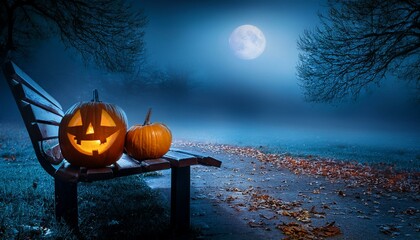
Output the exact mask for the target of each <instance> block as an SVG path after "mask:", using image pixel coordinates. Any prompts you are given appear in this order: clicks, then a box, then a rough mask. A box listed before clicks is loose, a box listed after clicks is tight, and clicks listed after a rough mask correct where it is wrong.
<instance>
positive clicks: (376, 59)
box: [297, 0, 420, 102]
mask: <svg viewBox="0 0 420 240" xmlns="http://www.w3.org/2000/svg"><path fill="white" fill-rule="evenodd" d="M328 7H329V12H328V14H327V15H326V16H325V15H322V14H320V19H321V26H320V27H318V28H316V29H315V30H312V31H309V30H307V31H305V32H304V34H303V35H301V37H300V39H299V40H298V48H299V50H301V53H300V54H299V63H298V65H297V72H298V74H297V75H298V78H299V80H300V83H301V86H302V87H303V89H304V93H305V97H306V99H307V100H309V101H314V102H332V101H336V100H341V99H344V98H346V97H352V98H354V99H355V98H357V96H358V95H359V94H360V92H361V91H362V90H363V89H365V88H366V87H368V86H369V85H371V84H377V85H379V84H380V82H381V80H382V79H384V78H385V77H386V76H387V75H389V74H395V75H396V76H397V77H399V78H401V79H406V80H408V81H411V82H412V83H413V84H414V86H415V91H416V94H417V96H419V93H420V2H419V1H418V0H386V1H383V0H367V1H362V0H333V1H329V2H328Z"/></svg>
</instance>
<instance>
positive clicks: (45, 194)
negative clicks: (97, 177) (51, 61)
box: [0, 124, 171, 239]
mask: <svg viewBox="0 0 420 240" xmlns="http://www.w3.org/2000/svg"><path fill="white" fill-rule="evenodd" d="M0 156H1V158H0V183H1V185H0V239H168V238H171V231H170V226H169V203H168V202H167V201H166V200H165V199H163V198H162V197H161V195H160V194H159V193H158V192H155V191H153V190H152V189H150V188H149V187H148V186H147V185H146V183H145V181H144V176H142V175H137V176H130V177H124V178H119V179H113V180H108V181H101V182H94V183H80V184H79V188H78V189H79V198H78V203H79V227H80V234H78V235H76V234H74V233H73V232H72V231H71V230H70V229H69V228H67V226H66V225H64V224H61V223H58V222H57V221H56V220H55V215H54V181H53V178H52V177H51V176H49V175H48V174H47V173H46V172H45V171H44V170H43V169H42V167H41V166H40V164H39V163H38V161H37V159H36V158H35V154H34V152H33V150H32V146H31V144H30V141H29V137H28V136H27V134H26V130H25V129H24V128H22V127H19V126H14V125H5V124H0Z"/></svg>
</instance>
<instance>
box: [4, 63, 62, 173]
mask: <svg viewBox="0 0 420 240" xmlns="http://www.w3.org/2000/svg"><path fill="white" fill-rule="evenodd" d="M3 73H4V75H5V78H6V81H7V82H8V84H9V87H10V89H11V91H12V94H13V96H14V98H15V100H16V103H17V105H18V108H19V111H20V113H21V115H22V118H23V121H24V123H25V126H26V129H27V130H28V133H29V136H30V138H31V142H32V145H33V147H34V150H35V153H36V156H37V158H38V161H39V162H40V164H41V166H42V167H43V168H44V169H45V170H46V171H47V172H48V173H49V174H50V175H52V176H53V175H54V173H55V171H56V168H58V165H59V164H60V163H61V162H62V161H63V157H62V155H61V150H60V147H59V145H58V126H59V124H60V121H61V119H62V117H63V116H64V113H63V110H62V107H61V105H60V103H58V102H57V100H55V99H54V98H53V97H51V96H50V95H49V94H48V93H47V92H46V91H45V90H44V89H42V88H41V87H40V86H39V85H38V84H37V83H36V82H34V81H33V80H32V79H31V78H30V77H29V76H28V75H27V74H26V73H24V72H23V71H22V70H21V69H20V68H19V67H18V66H16V64H14V63H13V62H11V61H8V62H6V63H5V64H4V66H3Z"/></svg>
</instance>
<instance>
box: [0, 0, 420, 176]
mask: <svg viewBox="0 0 420 240" xmlns="http://www.w3.org/2000/svg"><path fill="white" fill-rule="evenodd" d="M135 3H136V5H138V7H139V8H143V9H144V12H145V14H146V15H147V16H148V18H149V25H148V26H147V28H146V36H145V40H146V61H147V66H145V68H146V69H147V67H148V66H153V68H155V69H157V70H159V71H169V72H170V71H175V72H178V73H182V74H183V75H182V76H184V77H185V78H186V79H187V80H188V83H189V84H190V85H189V86H190V88H188V89H179V88H176V87H174V88H165V89H162V88H160V87H159V86H156V87H152V88H142V87H139V86H142V85H141V84H140V82H141V81H142V79H140V78H138V79H136V78H134V80H133V79H132V80H133V81H131V82H129V81H127V78H125V77H124V76H122V75H121V74H109V73H106V72H103V71H101V70H98V69H95V68H93V67H91V66H88V67H86V66H85V65H84V64H83V63H82V62H81V60H80V57H79V56H78V55H77V54H76V53H74V52H72V51H69V50H65V49H64V48H63V46H62V45H61V44H60V43H59V42H58V40H56V39H51V40H49V41H46V42H42V43H34V46H35V50H34V51H33V52H32V53H31V55H29V57H25V58H23V59H20V60H19V61H18V63H19V65H20V66H22V68H23V69H24V70H25V71H26V72H27V73H28V74H29V75H30V76H32V77H33V79H34V80H35V81H37V82H38V83H39V84H40V85H41V86H43V87H44V88H45V89H46V90H47V91H48V92H50V93H51V94H52V95H53V96H54V97H56V98H57V100H59V102H61V103H62V105H63V108H64V109H68V108H69V107H70V106H71V105H72V104H73V103H75V102H78V101H88V100H90V99H91V91H92V89H94V88H97V89H99V91H100V98H101V99H102V100H103V101H106V102H113V103H115V104H117V105H119V106H121V107H122V108H123V109H124V110H125V111H126V113H127V116H128V118H129V124H130V125H132V124H135V123H142V122H143V118H144V116H145V114H146V111H147V109H148V108H149V107H153V109H154V112H153V116H152V120H153V121H158V122H165V123H166V124H167V125H168V126H169V127H170V128H171V129H172V131H173V134H174V138H175V139H196V140H201V141H210V142H220V143H231V144H239V145H252V146H256V147H259V146H263V147H264V149H265V150H267V151H274V152H282V153H283V152H289V153H292V154H298V155H299V154H315V155H320V156H328V157H337V158H340V159H347V160H357V161H362V162H381V161H383V162H392V163H397V164H399V165H401V166H404V167H410V166H412V167H414V168H417V169H418V167H419V162H420V159H419V158H420V153H419V152H420V104H419V103H418V102H417V103H416V102H414V101H413V93H412V92H413V91H412V89H411V87H410V86H408V85H406V82H405V81H403V80H397V79H394V78H392V77H390V78H389V79H387V80H386V81H384V82H383V83H382V84H381V86H380V87H378V86H371V87H370V88H369V89H368V91H366V92H364V93H363V94H362V95H361V96H360V98H359V99H358V100H357V101H348V102H344V103H336V104H333V105H328V104H315V103H307V102H305V101H304V100H303V96H302V89H300V87H299V85H298V81H297V79H296V71H295V66H296V63H297V61H298V50H297V47H296V40H297V39H298V37H299V34H301V33H303V31H304V29H312V28H314V27H315V26H316V25H317V24H318V23H319V20H318V16H317V13H318V12H324V11H325V10H326V9H325V1H321V0H314V1H307V0H297V1H292V0H290V1H286V0H284V1H280V0H245V1H244V0H226V1H222V0H203V1H187V0H180V1H172V0H155V1H151V0H150V1H141V2H138V1H135ZM242 24H253V25H255V26H257V27H259V28H260V29H261V30H262V31H263V32H264V35H265V37H266V39H267V45H266V50H265V52H264V53H263V54H262V55H261V56H260V57H259V58H257V59H255V60H249V61H247V60H241V59H238V58H236V57H235V55H234V54H233V53H232V52H231V50H230V49H229V43H228V38H229V35H230V33H231V32H232V31H233V30H234V29H235V28H236V27H237V26H239V25H242ZM0 108H1V110H2V111H1V113H0V122H11V121H13V122H18V123H20V124H21V123H22V122H21V120H20V116H19V115H18V112H17V108H16V105H15V103H14V101H13V99H12V96H11V94H10V91H9V90H8V88H7V86H6V84H5V81H4V80H2V79H0Z"/></svg>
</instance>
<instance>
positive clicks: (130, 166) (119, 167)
mask: <svg viewBox="0 0 420 240" xmlns="http://www.w3.org/2000/svg"><path fill="white" fill-rule="evenodd" d="M115 170H116V176H128V175H132V174H136V173H141V172H143V168H142V165H141V164H140V163H139V162H138V161H136V160H134V159H132V158H131V157H130V156H128V155H127V154H123V155H122V157H121V158H120V159H119V160H118V161H117V162H116V163H115Z"/></svg>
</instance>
